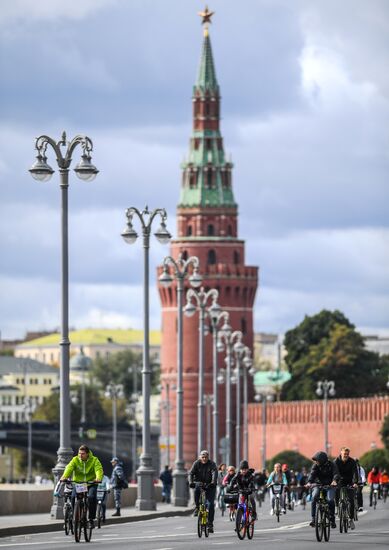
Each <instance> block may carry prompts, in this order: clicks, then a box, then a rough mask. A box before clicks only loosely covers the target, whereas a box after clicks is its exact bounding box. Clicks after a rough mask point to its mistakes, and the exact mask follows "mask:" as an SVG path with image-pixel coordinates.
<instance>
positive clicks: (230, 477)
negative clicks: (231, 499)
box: [223, 466, 236, 487]
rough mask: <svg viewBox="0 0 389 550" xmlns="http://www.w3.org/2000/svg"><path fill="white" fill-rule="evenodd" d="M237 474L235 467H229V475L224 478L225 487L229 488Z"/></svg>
mask: <svg viewBox="0 0 389 550" xmlns="http://www.w3.org/2000/svg"><path fill="white" fill-rule="evenodd" d="M235 474H236V470H235V466H228V468H227V475H225V476H224V478H223V485H224V487H227V485H228V484H229V483H230V481H231V479H232V478H233V477H234V475H235Z"/></svg>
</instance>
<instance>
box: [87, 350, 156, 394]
mask: <svg viewBox="0 0 389 550" xmlns="http://www.w3.org/2000/svg"><path fill="white" fill-rule="evenodd" d="M150 363H151V388H152V392H153V393H154V392H157V393H159V392H158V390H157V387H158V384H159V374H160V371H159V364H158V363H156V362H155V361H154V362H153V360H152V358H151V361H150ZM133 368H136V369H137V377H136V378H137V384H136V386H137V387H136V388H135V387H134V383H133V381H134V377H133V374H132V372H129V369H133ZM91 375H92V376H93V378H94V379H95V380H96V381H97V382H98V383H99V385H100V386H101V387H102V388H103V389H105V388H106V386H107V385H108V384H110V383H113V384H123V390H124V394H125V396H126V397H127V398H129V397H130V396H131V394H132V393H136V392H140V391H141V388H142V354H140V353H134V352H133V351H132V350H124V351H119V352H118V353H113V354H111V355H110V356H109V357H108V358H101V357H99V358H97V359H95V360H94V362H93V366H92V372H91Z"/></svg>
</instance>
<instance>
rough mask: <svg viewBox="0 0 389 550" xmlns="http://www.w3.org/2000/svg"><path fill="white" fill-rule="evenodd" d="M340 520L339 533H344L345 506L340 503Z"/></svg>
mask: <svg viewBox="0 0 389 550" xmlns="http://www.w3.org/2000/svg"><path fill="white" fill-rule="evenodd" d="M338 518H339V532H340V533H343V505H342V504H341V503H339V506H338Z"/></svg>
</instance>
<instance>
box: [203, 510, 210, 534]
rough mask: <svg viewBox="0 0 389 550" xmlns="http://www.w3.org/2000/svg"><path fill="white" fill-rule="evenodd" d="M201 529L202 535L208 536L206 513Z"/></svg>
mask: <svg viewBox="0 0 389 550" xmlns="http://www.w3.org/2000/svg"><path fill="white" fill-rule="evenodd" d="M203 531H204V535H205V536H206V537H207V538H208V537H209V524H208V514H206V515H205V517H204V523H203Z"/></svg>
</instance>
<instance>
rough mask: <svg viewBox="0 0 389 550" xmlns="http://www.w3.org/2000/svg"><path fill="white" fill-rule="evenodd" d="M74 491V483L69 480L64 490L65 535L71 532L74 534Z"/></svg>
mask: <svg viewBox="0 0 389 550" xmlns="http://www.w3.org/2000/svg"><path fill="white" fill-rule="evenodd" d="M72 492H73V486H72V484H71V483H69V482H65V487H64V491H63V523H64V529H65V535H69V533H71V534H72V535H74V527H73V506H72Z"/></svg>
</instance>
